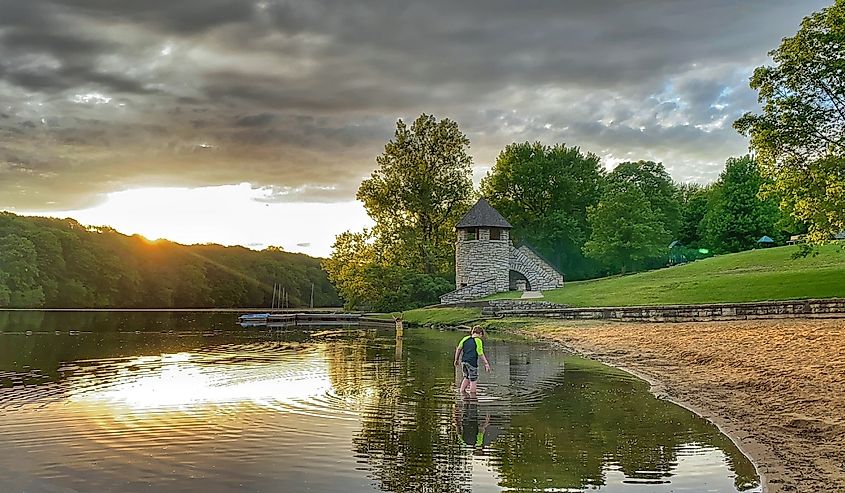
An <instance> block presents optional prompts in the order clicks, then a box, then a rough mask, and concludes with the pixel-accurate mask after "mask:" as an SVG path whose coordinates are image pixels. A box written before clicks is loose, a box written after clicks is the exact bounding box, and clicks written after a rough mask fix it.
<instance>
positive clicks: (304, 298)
mask: <svg viewBox="0 0 845 493" xmlns="http://www.w3.org/2000/svg"><path fill="white" fill-rule="evenodd" d="M312 283H313V286H314V306H337V305H339V304H340V300H339V298H338V295H337V292H336V291H335V288H334V287H333V286H332V285H331V283H330V282H329V280H328V279H327V277H326V274H325V272H324V271H323V270H322V269H321V267H320V259H317V258H313V257H309V256H307V255H303V254H298V253H289V252H285V251H283V250H281V249H280V248H277V247H269V248H267V249H264V250H262V251H255V250H250V249H248V248H244V247H240V246H236V247H225V246H221V245H213V244H210V245H191V246H186V245H181V244H178V243H173V242H170V241H164V240H158V241H150V240H147V239H146V238H144V237H142V236H138V235H134V236H127V235H124V234H121V233H118V232H117V231H115V230H114V229H111V228H108V227H88V226H83V225H81V224H79V223H78V222H77V221H75V220H73V219H53V218H45V217H25V216H18V215H15V214H12V213H9V212H2V213H0V307H13V308H83V307H84V308H88V307H91V308H212V307H213V308H222V307H270V305H271V301H272V299H273V285H274V284H280V285H281V286H282V287H284V290H285V293H286V294H287V305H288V306H290V307H305V306H309V305H310V301H311V286H312Z"/></svg>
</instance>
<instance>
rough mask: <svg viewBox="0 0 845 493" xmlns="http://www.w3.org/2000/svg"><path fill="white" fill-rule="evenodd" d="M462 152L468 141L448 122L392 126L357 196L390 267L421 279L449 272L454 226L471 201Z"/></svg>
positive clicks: (428, 119) (425, 119)
mask: <svg viewBox="0 0 845 493" xmlns="http://www.w3.org/2000/svg"><path fill="white" fill-rule="evenodd" d="M468 149H469V139H467V137H466V136H465V135H464V134H463V133H462V132H461V131H460V129H459V128H458V124H457V123H455V122H453V121H451V120H449V119H448V118H444V119H443V120H440V121H438V120H437V119H436V118H435V117H434V116H431V115H426V114H423V115H420V117H419V118H417V119H416V120H415V121H414V123H413V124H411V127H410V128H408V126H407V125H406V124H405V122H403V121H402V120H399V121H398V122H397V124H396V133H395V135H394V138H393V140H391V141H390V142H388V143H387V144H386V145H385V146H384V152H383V153H382V154H381V155H380V156H378V157H377V158H376V163H377V164H378V168H376V170H375V171H373V173H372V175H371V177H370V178H369V179H366V180H364V181H363V182H362V183H361V186H360V188H359V189H358V195H357V198H358V200H360V201H361V202H363V203H364V207H365V208H366V209H367V213H368V214H369V215H370V217H372V218H373V220H374V221H375V223H376V226H375V234H376V235H377V236H378V237H379V241H380V242H382V243H383V244H384V245H385V246H386V253H390V254H393V255H391V258H390V260H391V261H392V262H393V263H396V264H398V265H402V266H404V267H406V268H409V269H411V270H418V269H422V272H424V273H426V274H436V273H444V272H449V271H451V270H452V268H453V267H454V263H453V262H454V256H453V255H452V254H451V252H452V250H451V249H450V248H449V246H450V245H451V244H452V243H453V242H454V226H455V223H456V222H457V221H458V220H459V219H460V217H461V216H462V215H463V213H464V212H466V210H467V209H468V208H469V206H470V205H471V204H470V202H471V200H472V180H471V176H472V158H470V156H469V154H467V150H468Z"/></svg>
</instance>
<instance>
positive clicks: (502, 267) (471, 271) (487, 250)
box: [455, 228, 511, 296]
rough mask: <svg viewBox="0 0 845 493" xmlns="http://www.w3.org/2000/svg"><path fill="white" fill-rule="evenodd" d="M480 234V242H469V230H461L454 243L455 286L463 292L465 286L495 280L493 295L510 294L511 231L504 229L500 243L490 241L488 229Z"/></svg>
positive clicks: (478, 240)
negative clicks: (504, 292)
mask: <svg viewBox="0 0 845 493" xmlns="http://www.w3.org/2000/svg"><path fill="white" fill-rule="evenodd" d="M478 233H479V234H478V239H477V240H467V239H466V234H467V231H466V230H463V229H460V230H458V241H457V243H455V284H456V285H457V287H458V289H460V288H461V287H462V286H463V285H466V286H469V285H472V284H476V283H479V282H484V281H488V280H490V279H492V280H493V281H494V283H495V289H494V291H493V292H492V293H495V292H500V291H507V290H508V288H509V279H510V278H509V277H508V274H509V267H510V248H511V246H510V238H509V237H508V231H507V230H503V231H502V236H501V239H498V240H491V239H490V229H489V228H480V229H479V230H478ZM492 293H487V294H492ZM485 296H486V295H485Z"/></svg>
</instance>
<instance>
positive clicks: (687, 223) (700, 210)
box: [677, 183, 712, 248]
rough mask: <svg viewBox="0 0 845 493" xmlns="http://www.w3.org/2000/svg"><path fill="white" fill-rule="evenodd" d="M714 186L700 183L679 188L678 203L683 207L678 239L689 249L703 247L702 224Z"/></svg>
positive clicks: (686, 184)
mask: <svg viewBox="0 0 845 493" xmlns="http://www.w3.org/2000/svg"><path fill="white" fill-rule="evenodd" d="M711 190H712V186H702V185H699V184H698V183H684V184H682V185H680V186H679V187H678V202H679V203H680V205H681V226H680V229H679V230H678V235H677V239H678V240H679V241H680V242H681V243H682V244H683V245H684V246H687V247H694V248H698V247H699V246H702V245H701V222H702V220H703V219H704V216H705V214H707V207H708V202H709V200H710V194H711Z"/></svg>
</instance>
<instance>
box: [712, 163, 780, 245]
mask: <svg viewBox="0 0 845 493" xmlns="http://www.w3.org/2000/svg"><path fill="white" fill-rule="evenodd" d="M763 183H764V179H763V178H762V177H761V176H760V171H759V168H758V167H757V164H756V163H755V162H754V160H753V159H751V157H750V156H743V157H740V158H730V159H728V161H727V163H726V164H725V169H724V171H722V174H721V175H720V176H719V180H718V181H717V182H716V183H715V184H714V185H713V192H712V194H711V197H710V202H709V204H708V210H707V213H706V214H705V217H704V219H703V223H702V233H703V239H704V241H705V242H706V243H707V244H708V246H710V248H712V249H713V250H714V251H717V252H720V253H725V252H738V251H740V250H747V249H749V248H753V247H754V246H755V242H756V241H757V240H758V239H759V238H760V237H761V236H763V235H767V236H771V237H777V236H778V232H777V229H778V228H777V227H776V225H777V223H778V221H779V219H780V211H779V209H778V207H777V203H776V202H775V201H774V200H772V199H761V198H760V197H759V194H760V188H761V186H762V185H763Z"/></svg>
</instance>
